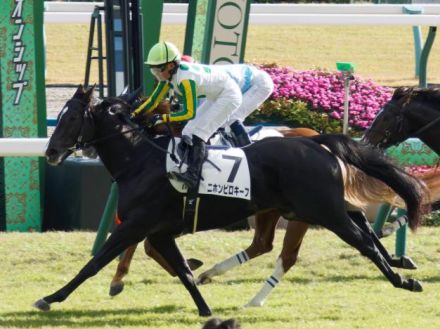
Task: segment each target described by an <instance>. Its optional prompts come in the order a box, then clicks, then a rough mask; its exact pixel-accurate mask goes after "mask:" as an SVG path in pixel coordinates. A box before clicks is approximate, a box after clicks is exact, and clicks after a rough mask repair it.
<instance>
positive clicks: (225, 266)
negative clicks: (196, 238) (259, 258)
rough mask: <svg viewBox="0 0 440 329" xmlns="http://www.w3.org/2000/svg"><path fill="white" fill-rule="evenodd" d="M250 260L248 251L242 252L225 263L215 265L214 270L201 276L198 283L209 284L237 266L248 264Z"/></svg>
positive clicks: (211, 269)
mask: <svg viewBox="0 0 440 329" xmlns="http://www.w3.org/2000/svg"><path fill="white" fill-rule="evenodd" d="M248 260H249V256H248V254H247V253H246V251H241V252H239V253H238V254H236V255H234V256H232V257H229V258H228V259H226V260H224V261H223V262H220V263H217V264H215V265H214V266H213V267H212V268H210V269H209V270H207V271H206V272H204V273H202V274H200V276H199V278H198V281H199V282H201V283H208V282H209V281H210V279H211V278H213V277H214V276H217V275H221V274H223V273H225V272H227V271H229V270H230V269H232V268H234V267H236V266H239V265H242V264H244V263H246V262H247V261H248Z"/></svg>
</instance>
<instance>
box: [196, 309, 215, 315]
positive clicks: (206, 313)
mask: <svg viewBox="0 0 440 329" xmlns="http://www.w3.org/2000/svg"><path fill="white" fill-rule="evenodd" d="M199 315H200V316H211V315H212V312H211V310H210V309H209V308H208V309H207V310H203V311H199Z"/></svg>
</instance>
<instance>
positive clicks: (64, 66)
mask: <svg viewBox="0 0 440 329" xmlns="http://www.w3.org/2000/svg"><path fill="white" fill-rule="evenodd" d="M88 31H89V28H88V25H87V24H47V25H46V36H47V37H46V40H47V83H49V84H50V83H81V82H83V81H84V73H85V63H86V54H87V43H88V34H89V32H88ZM184 31H185V29H184V26H181V25H173V26H171V25H168V26H164V27H163V28H162V36H161V38H162V39H163V40H169V41H172V42H174V43H176V45H177V46H179V47H180V48H182V47H183V40H184ZM423 32H424V36H426V35H427V30H426V29H424V30H423ZM245 60H246V61H247V62H251V63H278V64H280V65H288V66H292V67H294V68H296V69H301V70H306V69H312V68H323V69H328V70H335V69H336V68H335V63H336V61H350V62H353V63H355V64H356V65H357V69H356V73H357V74H359V75H361V76H363V77H365V78H372V79H373V80H375V81H377V82H378V83H381V84H383V85H389V86H400V85H417V84H418V80H417V79H415V78H414V46H413V36H412V30H411V27H400V26H377V27H362V26H361V27H359V26H296V25H293V26H250V27H249V32H248V40H247V48H246V55H245ZM439 62H440V42H439V41H438V40H437V41H436V42H434V45H433V47H432V50H431V55H430V57H429V61H428V68H427V71H428V82H429V83H436V84H438V83H440V66H439V65H437V63H439ZM92 77H93V79H92V82H94V81H97V80H98V76H97V64H96V63H95V64H94V65H93V70H92Z"/></svg>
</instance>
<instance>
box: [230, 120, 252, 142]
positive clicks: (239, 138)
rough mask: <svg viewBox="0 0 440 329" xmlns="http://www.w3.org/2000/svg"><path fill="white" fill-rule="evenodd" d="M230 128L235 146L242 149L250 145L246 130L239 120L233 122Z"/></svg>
mask: <svg viewBox="0 0 440 329" xmlns="http://www.w3.org/2000/svg"><path fill="white" fill-rule="evenodd" d="M230 127H231V132H232V135H233V137H234V140H235V146H237V147H243V146H246V145H249V144H251V143H252V141H251V138H250V137H249V135H248V133H247V131H246V128H245V127H244V125H243V124H242V123H241V122H240V121H239V120H237V121H234V122H233V123H232V124H231V126H230Z"/></svg>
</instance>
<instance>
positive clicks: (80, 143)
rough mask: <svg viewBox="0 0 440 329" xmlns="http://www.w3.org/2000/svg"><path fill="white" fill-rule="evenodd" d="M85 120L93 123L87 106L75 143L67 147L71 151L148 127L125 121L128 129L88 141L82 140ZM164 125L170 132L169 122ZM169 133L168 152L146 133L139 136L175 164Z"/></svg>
mask: <svg viewBox="0 0 440 329" xmlns="http://www.w3.org/2000/svg"><path fill="white" fill-rule="evenodd" d="M79 102H80V103H81V104H82V105H85V107H87V106H88V105H89V104H86V103H85V102H81V101H79ZM86 120H91V121H92V123H93V125H94V117H93V115H92V114H91V112H90V111H89V110H88V109H87V108H86V109H85V111H84V121H83V124H82V126H81V130H80V134H79V135H78V138H77V142H76V143H75V145H74V146H72V147H70V148H69V150H70V151H71V152H75V151H78V150H82V149H84V148H87V147H91V146H93V145H96V144H98V143H101V142H103V141H107V140H109V139H112V138H115V137H118V136H122V135H125V134H128V133H131V132H133V131H141V130H143V129H145V128H147V127H148V124H145V125H140V126H137V127H136V126H134V125H133V123H132V122H127V124H128V125H129V126H131V129H128V130H126V131H122V132H118V133H114V134H110V135H107V136H103V137H100V138H96V139H92V140H90V141H83V136H84V126H85V124H84V122H86ZM166 127H167V129H168V132H170V131H171V128H170V126H169V124H167V125H166ZM169 135H170V136H171V139H172V152H169V151H168V150H167V149H165V148H163V147H161V146H159V145H157V144H156V143H155V142H154V141H153V140H152V139H151V138H149V137H148V136H146V135H144V134H142V133H141V134H140V137H141V139H143V140H144V141H146V142H147V143H149V144H150V145H151V146H153V147H154V148H156V149H157V150H159V151H161V152H163V153H165V154H169V155H170V158H171V160H173V162H175V163H176V164H177V163H179V160H178V159H177V157H176V155H175V148H176V141H175V139H174V136H172V134H169Z"/></svg>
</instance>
